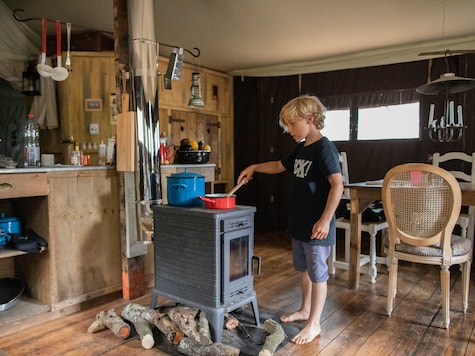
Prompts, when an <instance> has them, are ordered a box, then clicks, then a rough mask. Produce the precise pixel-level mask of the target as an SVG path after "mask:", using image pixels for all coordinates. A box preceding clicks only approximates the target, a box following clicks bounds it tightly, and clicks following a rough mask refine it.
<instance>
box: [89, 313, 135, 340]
mask: <svg viewBox="0 0 475 356" xmlns="http://www.w3.org/2000/svg"><path fill="white" fill-rule="evenodd" d="M105 328H108V329H110V330H111V331H112V332H113V333H114V334H115V335H117V336H119V337H121V338H123V339H126V338H128V337H129V335H130V326H129V324H127V323H126V322H124V320H123V319H122V318H121V317H120V316H119V315H117V313H116V312H115V310H114V309H110V310H108V311H107V312H105V311H101V312H100V313H99V314H97V315H96V320H95V321H94V322H93V323H92V324H91V325H90V326H89V328H88V329H87V331H88V332H89V333H95V332H98V331H100V330H104V329H105Z"/></svg>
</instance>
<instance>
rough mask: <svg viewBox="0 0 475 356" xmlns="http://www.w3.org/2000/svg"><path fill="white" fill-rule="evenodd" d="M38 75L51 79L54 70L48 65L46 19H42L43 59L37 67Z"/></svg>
mask: <svg viewBox="0 0 475 356" xmlns="http://www.w3.org/2000/svg"><path fill="white" fill-rule="evenodd" d="M36 69H37V70H38V73H39V74H40V75H41V76H42V77H51V74H52V73H53V68H52V67H51V66H49V65H47V64H46V18H44V17H43V18H42V19H41V59H40V63H38V65H37V66H36Z"/></svg>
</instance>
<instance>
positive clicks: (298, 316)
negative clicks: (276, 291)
mask: <svg viewBox="0 0 475 356" xmlns="http://www.w3.org/2000/svg"><path fill="white" fill-rule="evenodd" d="M297 320H303V321H306V320H308V313H305V312H303V311H301V310H297V311H296V312H293V313H291V314H288V315H285V314H284V315H282V316H281V317H280V321H282V322H283V323H291V322H293V321H297Z"/></svg>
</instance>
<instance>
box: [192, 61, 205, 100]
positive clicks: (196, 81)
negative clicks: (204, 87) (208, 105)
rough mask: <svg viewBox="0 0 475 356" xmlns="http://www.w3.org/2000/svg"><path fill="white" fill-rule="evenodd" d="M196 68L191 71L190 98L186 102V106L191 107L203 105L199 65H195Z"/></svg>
mask: <svg viewBox="0 0 475 356" xmlns="http://www.w3.org/2000/svg"><path fill="white" fill-rule="evenodd" d="M195 69H196V70H193V73H191V98H190V101H189V102H188V106H191V107H203V106H205V103H204V101H203V98H202V97H201V76H200V72H199V66H196V68H195Z"/></svg>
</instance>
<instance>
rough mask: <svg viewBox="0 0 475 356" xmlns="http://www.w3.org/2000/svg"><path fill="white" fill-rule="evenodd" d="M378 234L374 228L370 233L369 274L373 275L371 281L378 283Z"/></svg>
mask: <svg viewBox="0 0 475 356" xmlns="http://www.w3.org/2000/svg"><path fill="white" fill-rule="evenodd" d="M376 234H377V232H376V231H374V229H372V230H371V233H370V235H369V261H370V262H369V276H370V277H371V283H372V284H374V283H376V276H377V275H378V268H377V267H376Z"/></svg>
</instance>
